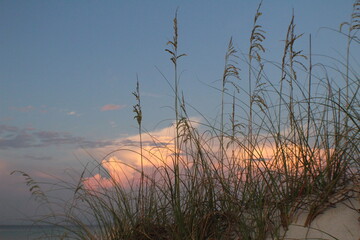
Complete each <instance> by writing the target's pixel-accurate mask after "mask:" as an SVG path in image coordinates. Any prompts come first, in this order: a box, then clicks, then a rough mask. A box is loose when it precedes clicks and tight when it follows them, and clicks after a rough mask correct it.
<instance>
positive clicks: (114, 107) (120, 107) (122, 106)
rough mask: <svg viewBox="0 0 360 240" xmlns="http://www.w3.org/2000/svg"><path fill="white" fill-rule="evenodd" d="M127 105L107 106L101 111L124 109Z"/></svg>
mask: <svg viewBox="0 0 360 240" xmlns="http://www.w3.org/2000/svg"><path fill="white" fill-rule="evenodd" d="M124 107H125V105H116V104H106V105H104V106H102V107H101V111H113V110H118V109H122V108H124Z"/></svg>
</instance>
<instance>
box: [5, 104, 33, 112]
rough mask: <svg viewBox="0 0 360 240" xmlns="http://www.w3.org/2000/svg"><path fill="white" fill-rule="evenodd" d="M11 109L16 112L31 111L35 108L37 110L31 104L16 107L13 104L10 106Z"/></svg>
mask: <svg viewBox="0 0 360 240" xmlns="http://www.w3.org/2000/svg"><path fill="white" fill-rule="evenodd" d="M10 110H12V111H16V112H31V111H34V110H35V107H33V106H31V105H28V106H25V107H14V106H11V107H10Z"/></svg>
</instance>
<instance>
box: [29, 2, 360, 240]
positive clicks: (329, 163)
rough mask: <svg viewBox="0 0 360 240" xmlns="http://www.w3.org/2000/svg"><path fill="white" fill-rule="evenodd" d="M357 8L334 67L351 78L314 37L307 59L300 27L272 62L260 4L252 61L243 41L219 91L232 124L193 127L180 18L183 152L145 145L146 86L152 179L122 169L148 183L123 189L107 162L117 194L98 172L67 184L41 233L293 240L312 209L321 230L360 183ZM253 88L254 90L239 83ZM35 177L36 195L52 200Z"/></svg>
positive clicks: (179, 134)
mask: <svg viewBox="0 0 360 240" xmlns="http://www.w3.org/2000/svg"><path fill="white" fill-rule="evenodd" d="M353 9H354V10H353V14H352V15H351V19H350V21H349V22H346V23H343V24H341V27H340V30H339V32H340V33H342V34H344V35H345V36H346V38H347V53H346V60H345V62H344V63H343V62H340V61H337V60H334V61H337V62H335V64H337V65H339V69H340V70H339V69H335V68H330V67H326V66H325V65H323V64H321V63H316V64H313V62H312V57H313V56H312V50H311V36H310V37H309V51H308V54H304V53H303V52H302V51H301V50H298V49H296V43H297V41H298V39H300V38H304V37H305V36H304V35H303V34H297V33H296V28H295V18H294V16H292V18H291V19H290V23H289V25H288V29H287V32H286V34H285V41H284V49H283V56H282V59H281V61H279V63H274V62H269V61H265V60H264V58H263V56H262V54H263V53H264V52H265V47H264V46H263V45H264V44H265V43H264V41H265V39H266V32H265V30H264V28H263V26H262V25H260V22H261V15H262V12H261V4H259V7H258V9H257V11H256V13H255V17H254V21H253V29H252V31H251V34H250V39H249V42H250V46H249V49H248V51H247V53H246V54H242V55H240V54H239V53H240V50H238V49H236V48H235V47H234V44H233V42H234V40H233V39H232V38H231V39H230V41H229V44H228V48H227V52H226V53H225V65H224V73H223V77H222V81H221V86H219V88H218V89H219V93H220V95H221V113H220V116H219V119H220V120H219V121H218V122H215V123H211V122H210V121H208V120H207V119H206V118H205V119H203V120H202V121H196V120H193V119H191V118H190V117H189V114H188V111H187V107H188V104H187V102H186V101H185V98H184V96H183V94H182V93H181V86H180V84H179V74H178V68H179V64H180V60H181V61H182V60H186V58H185V57H184V56H186V55H185V54H180V53H179V52H178V46H179V41H178V37H179V36H178V18H177V15H175V18H174V20H173V30H174V35H173V38H172V40H171V41H169V42H168V46H169V48H167V49H166V51H167V52H168V53H169V54H170V59H171V62H172V64H173V67H174V83H173V84H172V89H173V91H174V112H175V119H174V122H173V126H172V129H173V132H174V137H173V139H172V141H171V142H167V143H163V142H161V141H159V140H157V139H156V137H155V136H151V135H150V136H147V137H151V138H152V141H153V144H152V145H153V147H151V148H148V147H146V146H145V145H144V143H143V137H144V135H147V133H145V132H143V129H142V111H141V101H140V100H141V97H140V92H141V88H140V86H139V83H137V86H136V91H135V92H134V93H133V94H134V96H135V98H136V105H135V106H134V113H135V119H136V121H137V123H138V126H139V136H140V139H139V151H137V152H136V153H134V154H137V156H138V158H139V159H141V168H140V169H135V168H133V167H132V166H131V165H129V164H127V163H125V162H121V161H118V162H117V165H116V166H117V167H119V166H120V168H121V167H124V168H125V167H127V168H132V170H133V172H134V173H135V174H134V175H135V176H138V177H136V178H132V177H131V176H127V178H125V179H127V180H126V181H125V182H124V180H122V181H119V179H120V178H119V177H117V176H115V175H114V174H113V172H112V171H111V170H109V169H108V168H104V166H103V165H102V162H103V161H102V162H100V163H99V164H98V165H97V167H96V168H95V170H99V171H100V172H101V174H102V175H104V176H107V179H108V180H109V182H110V185H109V184H106V185H105V184H103V183H102V182H101V181H99V182H98V183H97V184H96V186H95V185H93V186H92V187H89V185H88V184H87V183H88V182H87V180H88V178H87V177H86V176H87V175H88V174H92V173H93V171H94V169H90V168H89V167H87V168H85V169H84V172H83V174H81V177H80V179H79V182H78V184H76V185H74V186H70V185H67V189H68V190H71V191H73V197H72V199H71V200H70V201H69V202H66V204H65V206H63V207H64V208H62V213H61V214H59V213H55V214H53V215H49V216H46V217H45V218H42V219H41V222H54V221H55V222H56V224H59V225H62V226H64V228H65V229H66V230H68V231H69V232H71V234H70V235H71V236H72V238H74V239H106V240H120V239H178V240H180V239H209V240H210V239H256V240H263V239H282V238H283V236H284V235H283V232H284V230H285V232H286V229H288V227H289V225H290V224H291V223H292V222H293V221H294V219H295V217H296V216H297V214H298V213H299V211H302V210H307V211H308V215H307V219H306V222H305V225H306V226H310V224H311V222H312V221H313V220H314V219H315V218H316V217H317V216H318V215H319V214H321V213H322V212H323V211H325V210H326V209H327V208H328V207H330V206H332V205H333V204H334V203H335V202H334V199H336V202H337V201H342V200H344V199H346V198H348V197H349V192H350V191H352V190H353V189H352V188H351V186H352V185H354V184H358V180H359V173H360V172H359V170H360V148H359V146H360V135H359V134H360V130H359V129H360V126H359V124H360V112H359V110H360V101H359V100H360V99H359V89H360V79H359V74H358V73H357V72H356V69H354V68H352V67H351V61H350V60H351V59H350V54H351V49H352V48H353V47H358V44H359V39H358V38H357V35H356V34H357V32H358V30H359V28H360V25H359V21H360V1H359V0H356V1H355V3H354V5H353ZM346 27H347V32H345V28H346ZM271 67H273V68H277V69H279V70H280V71H279V72H280V75H279V76H271V77H269V76H268V75H267V74H266V69H267V68H271ZM244 69H246V70H245V71H243V70H244ZM341 69H342V70H341ZM331 74H335V75H333V76H332V77H333V78H331V77H330V75H331ZM334 76H336V78H335V79H334ZM240 79H241V80H240ZM243 79H247V81H246V82H248V83H247V88H246V89H245V88H244V87H242V85H241V84H239V83H240V81H243ZM239 93H240V94H241V95H243V96H244V95H246V96H247V99H246V100H244V99H243V98H241V97H240V96H239ZM244 93H245V94H244ZM227 116H229V119H230V120H229V121H226V117H227ZM120 151H130V150H129V149H126V148H122V149H118V150H116V151H114V152H111V153H109V154H108V155H107V156H105V157H104V159H103V160H107V161H110V162H111V159H112V156H114V155H115V154H116V153H117V152H120ZM131 151H133V150H131ZM165 152H166V153H165ZM109 159H110V160H109ZM159 163H160V164H159ZM149 166H151V167H149ZM149 169H151V170H149ZM23 174H25V173H23ZM118 174H120V173H118ZM121 174H123V173H121ZM24 176H25V177H26V178H27V183H28V185H29V186H30V190H31V191H32V193H33V194H34V195H37V196H39V197H44V194H43V192H41V189H40V188H39V186H37V185H36V184H35V182H34V181H33V180H32V179H31V178H30V177H29V176H28V175H24ZM121 179H124V178H121ZM349 186H350V187H349ZM335 196H336V198H335ZM47 204H53V203H51V202H49V201H48V200H47ZM54 219H55V220H54ZM74 225H75V226H76V228H71V227H66V226H74Z"/></svg>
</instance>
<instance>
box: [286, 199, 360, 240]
mask: <svg viewBox="0 0 360 240" xmlns="http://www.w3.org/2000/svg"><path fill="white" fill-rule="evenodd" d="M307 216H308V214H307V212H306V211H304V212H301V213H300V214H299V216H298V217H297V219H296V221H295V222H294V223H293V224H292V225H290V227H289V230H288V231H287V232H286V233H285V235H284V238H283V239H288V240H290V239H313V240H314V239H329V240H332V239H339V240H360V198H359V194H355V193H354V192H353V196H352V197H351V198H349V199H346V200H343V201H341V202H338V203H336V204H335V205H333V206H331V207H328V208H327V209H326V210H325V211H324V212H323V213H322V214H319V215H318V216H317V217H316V218H315V219H314V220H313V221H312V223H311V225H310V227H309V228H308V227H304V223H305V221H306V218H307Z"/></svg>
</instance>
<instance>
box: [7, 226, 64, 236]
mask: <svg viewBox="0 0 360 240" xmlns="http://www.w3.org/2000/svg"><path fill="white" fill-rule="evenodd" d="M51 236H57V237H51ZM59 236H63V237H64V238H61V239H69V238H66V237H65V232H64V230H63V229H62V228H60V227H56V226H34V225H7V226H4V225H0V240H35V239H39V237H43V238H41V239H47V240H51V239H60V238H59Z"/></svg>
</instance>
